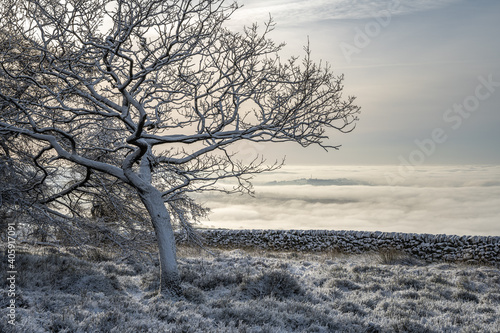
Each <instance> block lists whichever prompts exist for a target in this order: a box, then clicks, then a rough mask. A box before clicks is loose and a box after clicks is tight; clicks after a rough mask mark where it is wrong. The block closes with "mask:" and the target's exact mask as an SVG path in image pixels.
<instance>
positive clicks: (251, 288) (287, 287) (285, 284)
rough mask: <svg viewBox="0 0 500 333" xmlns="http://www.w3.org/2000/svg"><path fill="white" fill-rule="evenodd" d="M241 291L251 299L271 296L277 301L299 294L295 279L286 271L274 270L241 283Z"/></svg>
mask: <svg viewBox="0 0 500 333" xmlns="http://www.w3.org/2000/svg"><path fill="white" fill-rule="evenodd" d="M241 289H242V290H243V291H244V292H245V293H246V294H247V295H249V296H250V297H252V298H262V297H265V296H272V297H275V298H278V299H283V298H288V297H290V296H292V295H296V294H299V293H301V291H302V290H301V288H300V285H299V283H298V282H297V280H296V279H295V277H293V276H292V275H290V274H289V273H288V272H286V271H282V270H274V271H270V272H264V273H262V274H261V275H259V276H257V277H255V278H251V279H248V280H246V281H244V282H243V284H242V285H241Z"/></svg>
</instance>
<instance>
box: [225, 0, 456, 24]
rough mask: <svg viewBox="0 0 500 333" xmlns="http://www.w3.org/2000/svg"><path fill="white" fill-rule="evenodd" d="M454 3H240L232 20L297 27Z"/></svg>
mask: <svg viewBox="0 0 500 333" xmlns="http://www.w3.org/2000/svg"><path fill="white" fill-rule="evenodd" d="M456 2H458V0H436V1H427V0H420V1H410V0H389V1H370V0H358V1H348V0H314V1H303V0H295V1H285V0H270V1H248V2H246V1H243V4H244V7H243V8H242V9H240V10H239V11H237V12H236V14H235V15H234V17H233V19H234V20H235V21H247V20H248V19H253V20H260V19H266V18H267V17H269V14H271V16H272V17H273V18H274V19H275V21H276V22H278V23H279V24H280V25H296V24H302V23H306V22H317V21H321V20H339V19H366V18H370V17H373V16H376V15H377V14H378V13H380V12H382V11H390V12H391V15H406V14H411V13H415V12H421V11H426V10H433V9H437V8H442V7H445V6H448V5H450V4H453V3H456Z"/></svg>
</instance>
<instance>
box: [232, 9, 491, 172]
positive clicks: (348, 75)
mask: <svg viewBox="0 0 500 333" xmlns="http://www.w3.org/2000/svg"><path fill="white" fill-rule="evenodd" d="M239 3H240V4H243V5H244V7H243V8H242V9H240V10H238V11H237V12H236V13H235V15H234V17H233V18H232V21H231V22H230V25H231V26H235V27H237V26H241V25H243V24H250V23H252V22H257V23H262V22H264V21H265V20H266V19H267V18H268V17H269V13H270V14H271V15H272V16H273V18H274V20H275V22H276V24H277V26H276V30H275V31H274V32H273V33H272V34H271V35H270V37H271V38H272V39H274V40H275V41H276V42H281V41H284V42H286V43H287V46H286V47H285V49H284V50H283V55H285V56H288V55H301V52H302V47H303V45H305V44H306V43H307V39H308V38H309V41H310V46H311V49H312V52H313V57H314V58H315V59H317V60H320V59H321V60H323V61H327V62H328V63H330V64H331V65H332V67H333V70H334V72H335V73H336V74H342V73H344V74H345V81H344V83H345V93H346V94H349V95H355V96H357V104H358V105H359V106H361V107H362V110H361V115H360V120H359V122H358V125H357V128H356V129H355V130H354V131H353V132H352V133H350V134H340V133H332V136H331V138H332V140H331V143H332V144H342V147H341V149H340V151H331V152H330V153H325V152H324V151H323V150H322V149H319V148H317V147H311V148H308V149H303V148H301V147H299V146H298V145H286V144H285V145H282V144H277V145H274V146H266V147H262V146H254V145H252V144H247V145H246V146H244V147H243V149H247V151H248V152H249V155H251V154H253V153H255V152H257V153H262V154H264V156H266V157H268V158H269V159H273V158H275V157H279V156H282V155H283V154H286V156H287V164H328V165H340V164H359V165H367V164H368V165H369V164H391V165H399V164H401V163H404V161H407V162H408V163H411V164H414V165H421V164H423V165H432V164H498V163H500V149H499V144H500V130H499V128H500V38H499V36H498V35H499V33H500V19H499V18H500V1H494V0H485V1H481V0H479V1H476V0H474V1H473V0H438V1H426V0H418V1H410V0H400V1H397V0H392V1H382V0H380V1H368V0H358V1H346V0H330V1H328V0H309V1H304V0H300V1H289V0H287V1H284V0H262V1H261V0H257V1H254V0H243V1H239ZM416 141H417V142H418V143H416Z"/></svg>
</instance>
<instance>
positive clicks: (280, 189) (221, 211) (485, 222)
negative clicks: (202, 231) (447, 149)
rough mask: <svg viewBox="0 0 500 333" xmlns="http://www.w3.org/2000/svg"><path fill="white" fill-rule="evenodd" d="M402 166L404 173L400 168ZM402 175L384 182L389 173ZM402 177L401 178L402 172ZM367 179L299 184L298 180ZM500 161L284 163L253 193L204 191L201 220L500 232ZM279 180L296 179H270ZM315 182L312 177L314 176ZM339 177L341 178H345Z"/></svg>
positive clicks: (228, 224)
mask: <svg viewBox="0 0 500 333" xmlns="http://www.w3.org/2000/svg"><path fill="white" fill-rule="evenodd" d="M403 171H405V173H403ZM388 174H389V175H391V174H392V175H398V176H399V177H400V178H401V179H404V181H401V182H400V183H399V184H397V185H391V184H389V183H388V182H387V180H386V177H387V175H388ZM403 176H404V177H403ZM308 178H312V179H323V180H326V179H330V180H333V183H335V179H351V180H352V181H354V182H362V183H363V184H365V183H366V184H370V185H326V186H314V185H307V184H306V185H294V184H293V182H290V181H293V180H296V179H308ZM498 179H500V167H493V166H482V167H481V166H470V167H463V166H460V167H427V168H418V169H414V170H412V171H410V170H403V169H401V168H398V167H373V166H370V167H303V168H301V167H287V168H284V169H282V170H280V171H278V172H274V173H270V174H263V175H261V176H260V177H259V178H257V179H255V181H254V184H255V192H256V195H255V197H254V198H252V197H249V196H247V195H226V194H213V193H212V194H204V195H201V196H200V197H198V199H200V200H201V201H202V202H204V203H205V205H206V206H207V207H209V208H211V209H212V213H211V214H210V216H209V220H207V221H203V225H204V226H213V227H218V228H235V229H239V228H245V229H335V230H370V231H375V230H380V231H395V232H415V233H433V234H439V233H446V234H457V235H470V234H474V235H500V182H498ZM269 181H282V182H283V184H292V185H276V184H275V185H266V184H269ZM312 183H314V182H312ZM340 183H342V182H340Z"/></svg>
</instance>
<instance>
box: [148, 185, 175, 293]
mask: <svg viewBox="0 0 500 333" xmlns="http://www.w3.org/2000/svg"><path fill="white" fill-rule="evenodd" d="M139 196H140V198H141V201H142V202H143V203H144V206H146V209H147V211H148V212H149V215H150V216H151V222H152V223H153V227H154V230H155V233H156V241H157V243H158V251H159V258H160V273H161V275H160V293H162V294H170V295H179V294H180V293H181V285H180V277H179V271H178V269H177V256H176V247H175V236H174V230H173V228H172V223H171V222H170V221H171V220H170V214H169V212H168V210H167V208H166V207H165V203H164V202H163V199H162V197H161V193H160V192H159V191H158V190H157V189H155V188H151V189H149V190H148V191H146V192H141V193H139Z"/></svg>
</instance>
